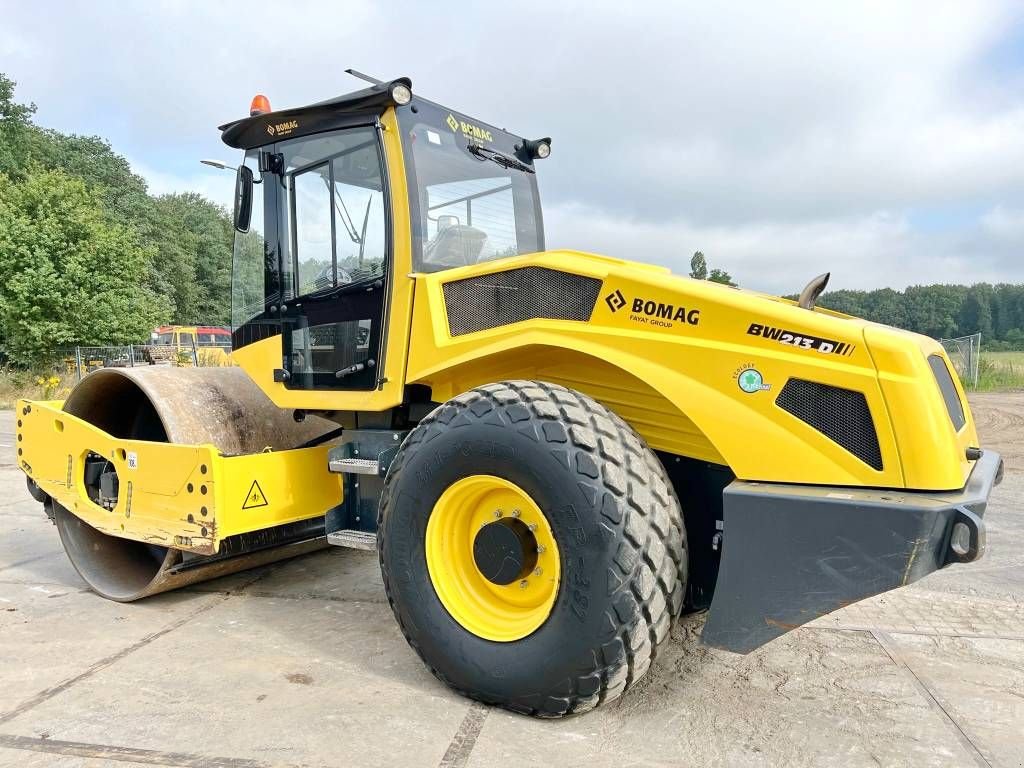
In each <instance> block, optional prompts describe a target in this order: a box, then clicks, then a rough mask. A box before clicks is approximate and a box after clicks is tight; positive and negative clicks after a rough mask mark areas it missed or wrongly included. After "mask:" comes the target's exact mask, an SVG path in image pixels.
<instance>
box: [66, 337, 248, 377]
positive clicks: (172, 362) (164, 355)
mask: <svg viewBox="0 0 1024 768" xmlns="http://www.w3.org/2000/svg"><path fill="white" fill-rule="evenodd" d="M230 351H231V350H230V349H228V348H226V347H220V346H205V345H197V344H195V343H193V344H191V345H182V346H175V345H168V344H128V345H124V346H107V347H69V348H67V349H61V350H58V352H57V354H56V359H55V362H54V366H53V368H54V373H55V374H58V375H60V376H62V377H70V378H72V379H74V380H75V381H81V380H82V377H83V376H85V375H86V374H88V373H90V372H91V371H95V370H97V369H99V368H136V367H141V366H149V365H169V366H176V367H199V368H209V367H220V366H226V365H231V364H232V363H231V359H230V357H229V354H230Z"/></svg>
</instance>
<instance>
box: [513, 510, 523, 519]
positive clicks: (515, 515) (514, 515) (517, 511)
mask: <svg viewBox="0 0 1024 768" xmlns="http://www.w3.org/2000/svg"><path fill="white" fill-rule="evenodd" d="M521 514H523V513H522V512H520V511H519V510H518V509H513V510H512V517H519V516H520V515H521Z"/></svg>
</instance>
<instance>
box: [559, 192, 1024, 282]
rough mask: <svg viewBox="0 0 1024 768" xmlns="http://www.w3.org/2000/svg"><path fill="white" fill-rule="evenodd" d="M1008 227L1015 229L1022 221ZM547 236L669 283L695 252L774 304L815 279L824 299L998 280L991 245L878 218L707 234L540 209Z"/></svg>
mask: <svg viewBox="0 0 1024 768" xmlns="http://www.w3.org/2000/svg"><path fill="white" fill-rule="evenodd" d="M1015 224H1016V226H1018V227H1024V216H1021V217H1020V218H1019V219H1017V220H1016V221H1015ZM546 227H547V247H549V248H578V249H581V250H593V251H596V252H599V253H604V254H608V255H614V256H618V257H620V258H624V259H631V260H635V261H645V262H652V263H656V264H662V265H664V266H667V267H669V268H671V269H672V271H673V272H675V273H677V274H687V273H688V272H689V269H690V257H691V256H692V255H693V253H694V251H698V250H699V251H702V252H703V253H704V254H705V256H706V257H707V259H708V262H709V267H720V268H725V269H726V270H727V271H728V272H729V273H730V274H731V275H732V277H733V279H734V280H737V281H738V282H739V283H740V284H741V285H743V286H744V287H747V288H753V289H755V290H760V291H764V292H767V293H774V294H790V293H799V291H800V289H801V288H803V286H804V285H805V284H806V283H807V282H808V281H809V280H810V279H811V278H812V277H814V276H815V275H818V274H821V273H822V272H831V273H832V278H831V282H830V284H829V287H830V289H832V290H835V289H840V288H864V289H870V288H879V287H884V286H889V287H894V288H903V287H905V286H907V285H913V284H921V283H935V282H942V283H967V284H970V283H975V282H986V281H987V282H1000V281H1005V280H1006V277H1005V274H1006V273H1005V269H1004V266H1003V265H1002V264H1001V262H1000V261H999V259H998V258H995V259H993V258H992V254H993V253H995V254H996V255H997V257H998V256H999V255H1001V253H1002V250H1003V249H1002V247H1001V246H1000V245H999V244H998V243H997V242H995V240H994V238H991V237H978V239H977V241H976V242H973V243H971V244H964V243H959V242H958V243H951V242H947V241H945V240H943V239H942V238H939V237H936V236H932V235H926V234H920V233H917V232H915V231H913V230H912V229H911V228H910V227H909V225H908V223H907V221H906V219H905V218H902V217H896V216H892V215H890V214H887V213H876V214H872V215H868V216H863V217H855V218H846V219H820V220H815V221H801V222H788V223H787V222H763V223H750V224H740V225H712V226H708V225H700V224H695V223H693V222H690V221H687V220H683V219H677V220H671V221H664V222H658V223H649V222H642V221H637V220H635V219H625V218H618V217H614V216H608V215H606V214H602V213H601V212H600V211H598V210H594V209H590V208H587V207H585V206H581V205H578V204H569V205H559V206H554V207H552V208H549V210H548V212H547V217H546ZM1021 234H1022V233H1021V232H1020V231H1019V230H1018V231H1017V237H1018V242H1019V241H1020V236H1021Z"/></svg>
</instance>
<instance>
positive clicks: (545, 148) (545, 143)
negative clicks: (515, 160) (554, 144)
mask: <svg viewBox="0 0 1024 768" xmlns="http://www.w3.org/2000/svg"><path fill="white" fill-rule="evenodd" d="M523 148H524V149H525V150H526V152H527V154H529V156H530V157H531V158H536V159H538V160H543V159H544V158H545V157H547V156H548V155H550V154H551V139H549V138H547V137H546V136H545V137H544V138H543V139H527V140H526V141H524V142H523Z"/></svg>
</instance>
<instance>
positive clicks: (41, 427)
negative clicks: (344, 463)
mask: <svg viewBox="0 0 1024 768" xmlns="http://www.w3.org/2000/svg"><path fill="white" fill-rule="evenodd" d="M62 406H63V403H62V402H60V401H49V402H30V401H19V402H18V410H17V414H18V446H19V455H18V460H19V465H20V466H21V467H22V469H24V470H25V472H26V473H27V474H28V475H29V476H30V477H31V478H32V479H33V480H34V481H35V482H36V484H37V485H38V486H39V487H40V488H41V489H42V490H43V491H44V492H45V493H46V494H48V495H49V496H50V497H52V498H53V499H54V500H55V501H56V502H57V503H58V504H60V505H61V506H63V507H64V508H66V509H68V510H69V511H71V512H73V513H74V514H75V516H76V517H79V518H80V519H82V520H84V521H85V522H86V523H88V524H89V525H91V526H92V527H93V528H96V529H97V530H99V531H102V532H103V533H108V534H111V535H113V536H119V537H121V538H126V539H132V540H134V541H140V542H144V543H147V544H154V545H157V546H161V547H172V548H174V549H180V550H184V551H187V552H193V553H196V554H202V555H212V554H215V553H217V552H218V550H219V549H220V544H221V542H222V541H223V540H224V539H225V538H227V537H229V536H233V535H236V534H241V533H247V532H250V531H257V530H261V529H264V528H270V527H272V526H276V525H282V524H285V523H291V522H295V521H298V520H304V519H306V518H309V517H313V516H316V515H322V514H324V512H325V511H326V510H328V509H330V508H331V507H333V506H335V505H337V504H339V503H340V502H341V500H342V497H343V493H342V483H341V481H340V480H339V477H338V475H332V474H330V473H329V472H328V471H327V451H328V448H327V446H318V447H314V448H302V449H296V450H291V451H273V452H266V453H254V454H248V455H244V456H223V455H221V454H220V452H219V451H218V450H217V449H216V448H215V447H214V446H212V445H180V444H174V443H155V442H148V441H144V440H122V439H119V438H116V437H113V436H111V435H109V434H107V433H106V432H104V431H103V430H101V429H99V428H97V427H95V426H93V425H91V424H89V423H87V422H85V421H82V420H81V419H79V418H76V417H75V416H72V415H71V414H68V413H66V412H64V411H63V410H61V408H62ZM90 453H92V454H97V455H99V456H103V457H104V458H106V459H107V460H108V461H110V462H111V464H112V465H113V467H114V468H115V469H116V471H117V474H118V477H119V478H120V481H121V484H122V487H121V492H120V493H119V494H118V501H117V504H116V506H115V507H114V508H113V509H109V510H108V509H105V508H104V507H101V506H100V505H98V504H97V503H95V502H94V501H93V500H92V499H90V498H89V495H88V494H87V493H86V489H85V484H84V481H83V475H84V463H85V460H86V457H87V456H88V455H89V454H90Z"/></svg>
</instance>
